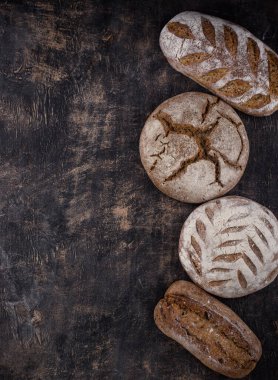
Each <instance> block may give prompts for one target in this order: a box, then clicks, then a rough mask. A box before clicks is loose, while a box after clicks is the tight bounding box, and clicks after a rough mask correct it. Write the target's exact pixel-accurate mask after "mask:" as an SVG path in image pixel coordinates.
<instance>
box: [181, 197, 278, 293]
mask: <svg viewBox="0 0 278 380" xmlns="http://www.w3.org/2000/svg"><path fill="white" fill-rule="evenodd" d="M217 201H218V204H219V202H220V205H221V207H220V208H219V207H217V206H216V201H211V202H209V204H208V205H204V206H200V207H199V209H200V208H202V212H200V211H198V209H197V210H195V211H194V212H193V214H194V213H195V212H196V217H193V216H190V218H189V222H188V223H187V222H186V223H185V226H184V227H183V230H182V231H183V232H182V236H181V242H182V244H181V245H180V252H179V254H180V259H181V263H182V265H183V267H184V268H185V269H186V270H188V269H190V267H192V269H193V273H195V274H194V275H193V273H192V271H190V270H189V272H188V273H189V275H190V276H192V279H193V280H194V281H195V282H196V283H197V284H199V285H200V286H201V287H205V289H206V290H208V291H210V292H212V293H214V294H216V295H220V296H222V297H223V296H224V297H225V296H226V297H227V296H228V297H233V296H236V297H237V296H239V295H246V294H249V293H250V292H253V291H255V290H258V289H260V288H262V287H264V286H266V285H267V284H268V283H270V282H271V281H273V280H274V279H275V277H276V276H277V275H278V252H277V239H278V221H277V220H276V219H275V217H274V215H273V214H271V212H270V211H269V210H268V214H267V217H265V215H266V214H265V211H264V208H263V206H261V205H258V204H255V205H254V202H252V201H250V200H247V199H244V198H238V197H235V198H226V199H225V198H222V199H218V200H217ZM227 209H230V210H232V212H231V211H226V210H227ZM212 210H213V211H212ZM223 210H224V211H223ZM231 214H232V215H231ZM233 215H237V216H239V218H236V219H235V218H232V216H233ZM219 218H220V219H219ZM214 221H215V223H214ZM187 228H188V231H187ZM196 234H198V235H196ZM193 235H195V237H194V236H193ZM227 237H228V239H227ZM183 250H185V252H191V255H190V256H191V257H190V258H189V261H190V263H191V264H190V265H188V262H186V261H184V258H186V257H188V256H187V255H185V256H183V252H184V251H183ZM256 288H257V289H256Z"/></svg>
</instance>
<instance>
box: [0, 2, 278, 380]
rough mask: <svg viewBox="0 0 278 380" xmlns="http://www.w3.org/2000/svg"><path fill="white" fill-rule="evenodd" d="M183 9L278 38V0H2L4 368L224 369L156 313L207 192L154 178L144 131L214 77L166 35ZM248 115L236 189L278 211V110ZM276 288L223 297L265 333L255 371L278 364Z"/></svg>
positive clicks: (196, 373) (76, 375)
mask: <svg viewBox="0 0 278 380" xmlns="http://www.w3.org/2000/svg"><path fill="white" fill-rule="evenodd" d="M183 10H198V11H202V12H204V13H209V14H212V15H215V16H220V17H222V18H226V19H229V20H231V21H234V22H237V23H239V24H241V25H242V26H244V27H246V28H248V29H249V30H250V31H251V32H253V33H254V34H255V35H256V36H257V37H259V38H261V39H263V40H264V42H266V43H267V44H269V45H270V46H271V47H272V48H273V49H274V50H276V51H278V38H277V37H278V33H277V31H278V26H277V17H278V5H277V2H276V1H274V0H273V1H264V2H261V1H259V0H256V1H252V0H229V1H223V0H203V1H201V0H196V1H192V0H190V1H187V0H180V1H175V0H172V1H168V2H166V1H158V0H157V1H147V0H142V1H138V0H136V1H131V0H129V1H114V2H113V1H89V0H84V1H70V0H69V1H62V0H61V1H59V0H57V1H46V0H45V1H27V0H26V1H19V0H18V1H1V2H0V20H1V22H0V35H1V40H0V48H1V54H0V157H1V160H0V185H1V186H0V206H1V211H0V254H1V262H0V265H1V271H0V276H1V280H0V286H1V309H0V311H1V313H0V320H1V326H0V340H1V354H0V364H1V369H0V378H1V379H4V380H6V379H7V380H9V379H11V380H18V379H20V380H21V379H43V380H44V379H46V380H48V379H55V380H56V379H57V380H63V379H82V380H83V379H136V380H137V379H188V380H204V379H215V380H216V379H222V378H223V377H222V376H218V375H217V374H214V373H213V372H212V371H210V370H209V369H207V368H205V367H204V366H202V365H201V364H200V363H199V362H198V361H197V360H196V359H194V358H193V357H192V356H191V355H190V354H189V353H187V352H186V351H185V350H183V349H182V348H181V347H180V346H179V345H178V344H176V343H175V342H173V341H171V340H169V339H167V338H166V337H164V336H163V335H162V334H161V333H160V332H159V331H158V329H157V328H156V327H155V325H154V322H153V318H152V313H153V308H154V306H155V304H156V302H157V301H158V299H159V298H160V297H161V296H162V294H163V293H164V291H165V290H166V288H167V287H168V285H169V284H170V283H171V282H173V281H174V280H177V279H186V278H187V276H186V274H185V273H184V271H183V270H182V268H181V265H180V263H179V260H178V255H177V245H178V237H179V232H180V229H181V226H182V224H183V221H184V220H185V218H186V217H187V216H188V215H189V213H190V212H191V211H192V210H193V209H194V207H195V206H193V205H186V204H182V203H179V202H177V201H174V200H171V199H170V198H168V197H166V196H164V195H163V194H161V193H160V192H159V191H158V190H156V189H155V188H154V186H153V185H152V183H151V182H150V180H149V179H148V178H147V176H146V174H145V173H144V170H143V168H142V165H141V163H140V158H139V152H138V139H139V135H140V131H141V128H142V126H143V124H144V121H145V119H146V117H147V115H148V114H149V113H150V112H151V111H152V110H153V109H154V108H155V107H156V106H157V105H158V104H159V103H160V102H161V101H163V100H165V99H167V98H168V97H171V96H173V95H176V94H178V93H181V92H183V91H188V90H201V87H199V86H198V85H197V84H195V83H194V82H193V81H191V80H189V79H186V78H184V77H183V76H182V75H181V74H179V73H177V72H175V71H174V70H173V69H172V68H171V67H170V66H169V65H168V64H167V63H166V60H165V59H164V57H163V55H162V53H161V51H160V49H159V45H158V37H159V32H160V30H161V28H162V26H163V25H164V24H165V23H166V22H167V21H168V20H169V19H170V18H171V17H172V16H174V15H175V14H177V13H178V12H181V11H183ZM202 91H203V90H202ZM241 116H242V118H243V120H244V122H245V123H246V128H247V131H248V135H249V138H250V143H251V156H250V160H249V163H248V166H247V170H246V173H245V175H244V177H243V178H242V180H241V181H240V183H239V185H238V186H237V187H236V188H235V189H234V190H233V191H232V192H231V194H238V195H243V196H247V197H250V198H251V199H253V200H256V201H258V202H260V203H262V204H264V205H266V206H267V207H269V208H270V209H271V210H272V211H273V212H274V213H275V214H276V216H278V204H277V200H278V194H277V176H278V166H277V158H278V157H277V140H278V138H277V135H278V126H277V123H278V112H277V113H276V114H274V115H273V116H270V117H267V118H254V117H251V116H247V115H243V114H241ZM277 290H278V281H277V280H276V281H275V282H274V283H272V284H271V285H270V286H269V287H267V288H266V289H264V290H262V291H260V292H258V293H256V294H253V295H250V296H248V297H245V298H242V299H237V300H225V301H224V302H225V303H226V304H227V305H229V306H231V307H232V308H233V310H234V311H236V312H237V313H238V314H239V315H240V316H241V317H242V318H243V320H244V321H246V322H247V323H248V325H249V326H250V327H251V328H252V329H253V330H254V332H255V333H256V334H257V335H258V337H259V338H260V339H261V341H262V345H263V357H262V360H261V361H260V363H259V365H258V366H257V368H256V370H255V371H254V372H253V373H252V374H251V375H250V376H249V377H248V379H252V380H253V379H254V380H255V379H257V380H261V379H267V380H272V379H273V380H274V379H277V378H278V369H277V359H278V357H277V356H278V354H277V348H278V322H277V321H278V297H277Z"/></svg>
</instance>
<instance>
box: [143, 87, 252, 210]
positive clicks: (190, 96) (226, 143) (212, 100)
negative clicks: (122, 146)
mask: <svg viewBox="0 0 278 380" xmlns="http://www.w3.org/2000/svg"><path fill="white" fill-rule="evenodd" d="M140 155H141V160H142V163H143V166H144V168H145V170H146V171H147V173H148V175H149V177H150V179H151V180H152V181H153V183H154V184H155V186H157V187H158V188H159V189H160V190H161V191H162V192H163V193H165V194H167V195H168V196H170V197H172V198H175V199H177V200H180V201H183V202H189V203H200V202H204V201H206V200H209V199H212V198H215V197H219V196H221V195H224V194H225V193H226V192H227V191H229V190H230V189H231V188H233V187H234V186H235V185H236V184H237V182H238V181H239V179H240V178H241V176H242V174H243V172H244V169H245V167H246V164H247V160H248V155H249V143H248V137H247V134H246V131H245V128H244V125H243V123H242V121H241V120H240V118H239V117H238V115H237V113H236V112H235V111H234V110H233V109H232V107H230V106H229V105H228V104H226V103H224V102H223V101H221V100H220V99H219V98H216V97H215V96H212V95H208V94H204V93H198V92H186V93H184V94H180V95H177V96H175V97H173V98H171V99H168V100H167V101H165V102H164V103H162V104H161V105H160V106H159V107H157V108H156V110H155V111H154V112H153V113H152V114H151V115H150V117H149V118H148V119H147V121H146V124H145V126H144V128H143V130H142V133H141V137H140Z"/></svg>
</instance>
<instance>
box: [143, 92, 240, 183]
mask: <svg viewBox="0 0 278 380" xmlns="http://www.w3.org/2000/svg"><path fill="white" fill-rule="evenodd" d="M219 101H220V99H219V98H217V100H216V101H215V102H210V101H209V100H207V103H206V105H205V108H204V111H203V113H202V115H201V125H200V126H199V127H194V126H193V125H191V124H181V123H176V122H174V121H173V120H172V117H171V116H170V115H169V114H167V113H165V112H163V111H159V112H158V113H157V114H156V115H155V116H154V117H155V118H156V119H157V120H159V121H160V123H161V124H162V126H163V128H164V136H163V137H164V138H167V137H168V136H169V134H171V133H177V134H181V135H185V136H188V137H189V138H193V139H194V140H195V142H196V144H197V147H198V152H197V154H195V155H194V156H193V157H190V158H189V159H187V160H183V161H182V162H181V163H180V164H179V167H178V168H177V169H175V170H174V171H173V172H172V173H171V174H170V175H169V176H168V177H166V178H165V179H164V182H163V183H166V182H169V181H172V180H173V179H175V178H178V177H179V176H180V175H181V174H184V173H186V171H187V168H188V167H189V166H190V165H192V164H194V163H196V162H199V161H201V160H205V161H209V162H211V163H212V164H213V165H214V175H215V180H214V181H213V182H212V183H211V185H212V184H214V183H217V184H218V185H219V186H221V187H224V184H223V182H222V181H221V165H220V161H219V158H221V159H222V160H223V162H224V163H225V164H226V165H228V166H230V167H232V168H234V169H236V170H238V169H239V170H242V166H241V165H239V164H238V160H239V159H240V157H241V154H242V152H243V148H244V141H243V138H242V135H241V133H240V131H239V126H240V125H241V122H240V123H236V122H235V121H234V120H233V119H232V118H231V117H229V116H228V115H224V114H222V113H220V112H219V111H217V112H218V114H219V115H220V116H218V117H217V119H216V120H215V121H214V122H213V123H210V124H208V125H203V124H204V123H205V122H206V120H207V117H208V116H209V115H210V113H211V111H212V109H213V108H214V107H215V106H216V105H217V104H218V103H219ZM221 117H222V118H225V119H226V120H228V121H229V122H230V123H232V124H233V125H234V126H235V128H236V130H237V133H238V135H239V137H240V141H241V149H240V152H239V155H238V157H237V160H236V162H233V161H231V160H230V159H228V157H227V156H226V155H225V154H224V153H221V152H220V151H219V150H217V149H216V148H213V147H212V146H211V142H210V136H211V134H212V132H213V131H214V130H215V129H216V127H217V126H218V124H219V120H220V119H221ZM160 136H161V134H160V135H158V136H157V137H156V138H155V141H157V139H158V138H159V137H160ZM161 143H162V142H161ZM168 144H169V141H168V142H166V143H165V142H164V143H162V145H168ZM163 153H165V147H164V148H162V150H161V151H160V152H158V153H156V154H152V155H151V157H157V158H159V159H161V154H163ZM157 162H158V160H157V159H156V160H155V161H154V163H153V165H152V167H151V169H150V170H151V171H152V170H153V169H154V168H155V166H156V164H157Z"/></svg>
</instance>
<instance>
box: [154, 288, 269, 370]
mask: <svg viewBox="0 0 278 380" xmlns="http://www.w3.org/2000/svg"><path fill="white" fill-rule="evenodd" d="M154 320H155V323H156V325H157V327H158V328H159V329H160V330H161V331H162V332H163V333H164V334H165V335H167V336H168V337H170V338H172V339H174V340H175V341H176V342H178V343H179V344H181V345H182V346H183V347H184V348H185V349H186V350H188V351H189V352H191V354H193V355H194V356H195V357H196V358H198V359H199V360H200V361H201V362H202V363H203V364H204V365H206V366H207V367H209V368H211V369H212V370H214V371H216V372H219V373H221V374H223V375H225V376H228V377H232V378H242V377H244V376H246V375H248V373H250V372H251V371H252V370H253V369H254V368H255V366H256V364H257V362H258V361H259V359H260V357H261V353H262V349H261V344H260V341H259V340H258V338H257V337H256V335H255V334H254V333H253V332H252V331H251V330H250V329H249V327H248V326H247V325H246V324H245V323H244V322H243V321H242V320H241V319H240V318H239V316H238V315H237V314H235V313H234V312H233V311H232V310H231V309H230V308H228V307H227V306H225V305H224V304H222V303H221V302H219V301H218V300H216V299H215V298H213V297H212V296H210V295H209V294H207V293H206V292H205V291H203V290H202V289H200V288H198V287H197V286H196V285H194V284H192V283H190V282H187V281H176V282H174V283H173V284H172V285H171V286H170V287H169V288H168V290H167V291H166V293H165V296H164V298H163V299H161V300H160V301H159V302H158V304H157V305H156V307H155V310H154Z"/></svg>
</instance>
